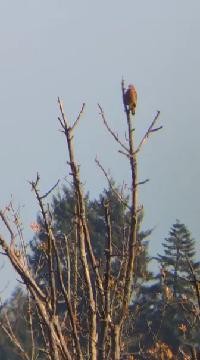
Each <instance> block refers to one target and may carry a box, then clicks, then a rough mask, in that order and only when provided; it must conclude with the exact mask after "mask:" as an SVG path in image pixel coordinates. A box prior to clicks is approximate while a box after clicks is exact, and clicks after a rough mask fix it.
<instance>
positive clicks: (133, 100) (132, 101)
mask: <svg viewBox="0 0 200 360" xmlns="http://www.w3.org/2000/svg"><path fill="white" fill-rule="evenodd" d="M124 103H125V105H127V106H128V107H129V111H131V113H132V115H135V108H136V105H137V92H136V90H135V87H134V86H133V85H129V87H128V90H127V91H126V92H125V94H124Z"/></svg>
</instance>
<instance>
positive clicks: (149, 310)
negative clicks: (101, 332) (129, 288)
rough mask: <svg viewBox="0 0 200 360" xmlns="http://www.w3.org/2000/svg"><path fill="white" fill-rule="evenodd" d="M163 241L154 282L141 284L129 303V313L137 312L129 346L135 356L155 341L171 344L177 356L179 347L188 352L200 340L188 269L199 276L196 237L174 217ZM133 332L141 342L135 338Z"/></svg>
mask: <svg viewBox="0 0 200 360" xmlns="http://www.w3.org/2000/svg"><path fill="white" fill-rule="evenodd" d="M162 245H163V249H164V254H163V255H161V254H159V255H158V257H157V260H158V262H159V265H160V272H159V273H158V274H157V275H155V277H154V281H153V283H152V281H151V282H150V283H148V282H147V283H146V284H144V286H142V288H141V292H140V296H139V297H137V298H136V300H135V302H134V303H133V305H132V314H133V315H132V316H133V317H135V314H136V313H137V314H138V315H137V317H136V319H132V320H131V321H133V322H134V327H133V329H132V339H133V341H132V343H131V344H130V345H129V349H130V350H131V351H133V352H135V353H138V359H146V357H147V354H146V352H145V349H147V348H150V347H152V346H154V345H155V344H156V343H157V342H158V341H161V342H163V343H166V344H167V345H168V346H170V347H172V349H173V352H174V353H176V356H177V359H178V358H179V357H178V351H179V347H182V348H184V349H186V351H187V352H188V353H189V351H190V350H191V349H195V348H197V347H198V344H199V338H200V331H199V325H200V322H199V317H198V313H199V305H198V299H197V296H196V292H195V288H194V276H193V274H192V272H191V269H193V270H194V272H195V274H196V276H197V278H198V276H199V274H200V263H199V262H197V261H195V241H194V239H193V238H192V237H191V234H190V232H189V231H188V229H187V227H186V226H185V225H184V224H182V223H180V222H179V221H176V223H175V224H174V225H173V226H172V227H171V229H170V232H169V237H167V238H166V239H165V242H164V243H163V244H162ZM136 310H137V311H136ZM136 333H137V334H138V336H139V339H140V342H138V341H135V334H136ZM143 350H144V353H143Z"/></svg>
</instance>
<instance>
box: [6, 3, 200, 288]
mask: <svg viewBox="0 0 200 360" xmlns="http://www.w3.org/2000/svg"><path fill="white" fill-rule="evenodd" d="M199 34H200V2H199V0H191V1H186V0H173V1H172V0H168V1H160V0H151V1H150V0H146V1H145V0H143V1H142V0H140V1H135V0H127V1H124V2H122V1H116V0H115V1H114V0H109V1H105V0H101V1H92V0H90V1H89V0H85V1H67V0H54V1H53V0H42V1H41V0H40V1H39V0H34V1H33V0H32V1H31V0H18V1H16V0H15V1H14V0H6V1H5V0H2V1H1V2H0V94H1V96H0V126H1V130H0V164H1V191H0V206H1V207H4V206H5V205H6V204H7V203H8V202H9V200H10V197H11V194H12V195H13V198H14V201H15V204H16V206H18V205H21V206H22V207H23V208H22V215H23V219H24V230H25V235H26V237H28V238H30V239H31V237H32V233H31V231H30V226H29V225H30V223H31V222H32V221H34V219H35V218H36V214H37V206H36V202H35V199H34V197H33V194H32V193H31V191H30V186H29V184H28V180H32V179H34V177H35V175H36V172H37V171H39V173H40V175H41V187H42V190H43V191H44V192H46V191H47V190H48V189H49V188H50V187H51V186H52V185H53V184H54V183H55V182H56V181H57V180H58V178H60V179H61V180H63V181H64V177H65V176H67V179H70V178H69V176H68V168H67V166H66V149H65V141H64V138H63V137H62V134H61V133H60V132H59V131H58V129H59V125H58V122H57V116H58V107H57V96H58V95H59V96H60V97H61V98H62V99H63V100H64V104H65V110H66V113H67V115H68V117H69V118H70V119H71V120H72V121H73V120H74V119H75V118H76V116H77V114H78V112H79V110H80V107H81V104H82V102H86V104H87V106H86V111H85V115H84V116H83V118H82V121H81V124H80V126H79V128H78V129H77V131H76V134H75V135H76V145H77V149H76V156H77V159H78V161H79V162H80V163H81V164H82V165H81V172H82V180H83V182H84V183H85V189H86V190H89V191H90V194H91V197H95V196H98V194H99V193H100V192H101V191H102V189H103V187H104V186H105V185H106V181H105V179H104V178H103V175H101V173H100V171H99V169H98V168H97V167H96V165H95V163H94V158H95V156H96V155H98V158H99V159H100V160H101V162H102V164H103V165H104V166H105V168H106V169H110V172H111V174H112V175H113V177H114V178H115V179H116V181H117V182H118V183H121V182H122V181H123V180H124V181H125V182H127V183H129V181H130V173H129V167H128V163H127V161H126V159H125V158H123V157H122V156H120V154H118V153H117V150H118V149H119V147H118V146H116V144H113V140H112V138H110V136H108V134H107V133H106V130H105V129H104V127H103V125H102V122H101V120H100V117H99V114H98V109H97V103H98V102H100V103H101V105H102V106H103V108H104V111H105V113H106V116H107V120H108V121H109V122H110V124H111V125H112V126H113V127H114V128H115V129H117V131H118V133H119V134H120V135H121V137H122V138H123V137H124V132H125V118H124V113H123V107H122V100H121V89H120V82H121V79H122V76H123V77H124V79H125V81H126V84H127V85H128V84H129V83H134V84H135V86H136V88H137V91H138V107H137V115H136V129H137V141H139V139H140V137H141V136H142V134H143V133H144V131H145V129H146V128H147V127H148V125H149V124H150V122H151V121H152V118H153V115H154V113H155V111H156V110H157V109H159V110H160V111H161V116H160V120H159V121H160V122H159V124H162V125H163V127H164V128H163V130H162V131H161V132H160V133H156V134H155V135H154V136H153V137H152V138H151V139H150V140H149V142H148V143H147V144H146V145H145V146H144V148H143V151H142V152H141V154H140V156H139V162H140V163H139V174H140V180H144V179H146V178H150V180H151V181H150V183H148V184H146V185H145V186H143V187H142V188H141V194H140V195H141V196H140V202H141V203H143V205H144V208H145V222H144V227H146V228H148V227H152V226H154V225H155V226H156V229H155V231H154V233H153V235H152V237H151V239H150V252H151V253H152V254H156V252H158V251H160V250H161V243H162V241H163V239H164V237H165V236H167V234H168V231H169V228H170V226H171V225H172V224H173V223H174V222H175V220H176V218H178V219H180V220H181V221H182V222H184V223H185V224H186V225H187V226H188V227H189V229H190V230H191V232H192V234H193V236H194V238H195V239H196V241H197V247H198V250H199V238H200V226H199V215H200V201H199V178H200V168H199V150H200V143H199V132H200V125H199V116H200V115H199V113H200V111H199V104H200V90H199V84H200V71H199V64H200V45H199ZM0 261H1V263H2V264H3V265H5V257H2V259H0ZM2 277H3V278H4V279H5V282H6V283H7V281H10V280H11V279H12V278H15V275H13V274H12V273H11V271H10V270H9V269H8V267H6V268H5V267H4V270H2ZM4 284H5V283H4V282H2V286H0V290H2V289H3V287H4ZM11 284H12V283H11ZM11 284H10V287H11ZM7 291H8V290H7Z"/></svg>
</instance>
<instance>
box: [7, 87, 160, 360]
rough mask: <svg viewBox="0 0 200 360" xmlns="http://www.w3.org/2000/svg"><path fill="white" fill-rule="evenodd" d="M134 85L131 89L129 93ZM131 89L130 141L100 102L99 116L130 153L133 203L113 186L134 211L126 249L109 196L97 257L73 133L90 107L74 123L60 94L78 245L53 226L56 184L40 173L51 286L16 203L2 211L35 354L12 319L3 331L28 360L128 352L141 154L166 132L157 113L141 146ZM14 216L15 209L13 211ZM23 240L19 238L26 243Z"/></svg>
mask: <svg viewBox="0 0 200 360" xmlns="http://www.w3.org/2000/svg"><path fill="white" fill-rule="evenodd" d="M129 89H131V91H132V93H130V92H129V91H130V90H129ZM129 89H128V90H126V89H125V86H124V81H122V98H123V105H124V113H125V117H126V121H127V139H126V140H127V141H126V142H125V143H124V142H123V141H122V140H120V139H119V136H118V134H117V133H116V132H115V131H113V130H112V129H111V128H110V126H109V124H108V122H107V120H106V116H105V114H104V111H103V108H102V107H101V106H100V105H98V107H99V111H100V117H101V119H102V120H103V123H104V125H105V127H106V129H107V131H108V132H109V133H110V135H111V136H112V137H113V139H114V141H116V142H117V144H118V145H119V146H120V150H119V152H120V154H122V155H123V156H125V158H126V159H127V160H128V161H129V165H130V179H131V187H130V201H129V202H127V200H126V198H125V197H124V196H123V193H120V192H118V191H116V189H114V188H113V189H112V190H113V191H114V192H115V194H116V196H117V198H118V199H119V201H120V202H122V203H123V205H124V207H125V208H126V209H127V214H128V216H129V226H128V231H126V234H125V236H124V239H123V244H121V246H119V247H118V248H117V249H116V248H115V247H114V244H113V239H112V213H111V211H110V204H109V202H107V201H105V202H104V203H103V204H102V206H103V207H104V213H105V224H106V229H107V230H106V232H107V235H106V241H105V244H106V245H105V257H104V259H103V261H102V262H101V263H100V262H99V261H98V259H97V258H96V257H95V254H94V249H93V246H92V242H91V234H90V230H89V224H88V218H87V209H86V204H85V194H84V190H83V187H82V183H81V178H80V171H79V170H80V169H79V166H78V164H77V161H76V158H75V151H74V133H75V129H76V127H77V126H78V124H79V122H80V120H81V117H82V115H83V112H84V107H85V104H83V106H82V109H81V111H80V113H79V115H78V117H77V119H76V120H75V122H74V123H73V124H70V122H69V120H68V119H67V116H66V115H65V112H64V107H63V104H62V101H61V100H60V99H59V98H58V106H59V111H60V116H59V117H58V120H59V124H60V126H61V131H62V132H63V134H64V136H65V139H66V146H67V150H68V156H69V161H68V166H69V167H70V175H71V177H72V186H73V191H74V198H75V206H74V214H73V215H72V218H73V219H72V233H73V239H75V240H74V241H73V242H70V236H71V235H70V234H69V233H67V234H57V233H56V232H55V229H54V226H53V219H52V214H51V209H50V206H49V204H48V200H47V198H48V196H49V195H50V194H51V193H52V191H53V190H54V188H55V187H56V185H57V184H56V185H55V186H53V187H52V189H50V190H49V191H47V193H45V194H41V193H40V188H39V183H40V176H39V174H37V177H36V180H35V181H32V182H31V187H32V190H33V192H34V194H35V196H36V199H37V201H38V204H39V208H40V212H41V216H42V219H43V231H44V232H45V234H46V239H47V241H46V243H45V244H44V248H43V249H42V251H43V258H44V257H45V259H46V263H47V284H46V286H45V287H44V286H43V284H42V283H41V282H40V281H39V280H38V277H37V276H36V275H37V274H36V273H33V272H32V270H31V267H30V264H29V261H28V258H27V254H26V252H27V251H26V246H25V244H24V242H23V237H22V236H21V232H20V226H19V224H18V222H17V220H16V219H15V221H14V222H13V221H12V218H11V217H10V215H9V214H10V207H6V208H5V209H4V210H2V211H1V212H0V218H1V220H2V224H3V225H4V227H5V229H6V230H7V237H6V236H5V237H4V236H3V235H0V246H1V248H2V251H3V252H4V254H5V255H6V256H7V257H8V259H9V260H10V262H11V264H12V266H13V268H14V269H15V270H16V272H17V273H18V274H19V276H20V278H21V281H22V282H23V284H24V285H25V287H26V289H27V293H28V296H29V306H28V309H29V310H28V316H27V319H28V326H29V330H30V334H31V344H32V346H31V348H32V349H31V352H30V353H28V352H26V351H25V350H24V349H23V347H22V345H21V344H20V343H19V341H18V339H17V336H16V335H15V334H14V333H13V330H12V327H11V324H10V323H9V319H8V318H6V316H5V321H4V322H3V323H2V328H3V330H4V331H5V332H6V334H7V335H8V336H9V338H10V339H11V340H12V341H13V343H14V344H15V346H16V348H17V349H18V351H19V352H20V354H21V357H22V358H24V359H26V360H33V359H37V358H42V359H43V358H44V359H52V360H60V359H67V360H69V359H91V360H96V359H102V360H104V359H114V360H120V359H121V358H122V356H123V352H124V350H123V336H122V335H123V326H124V323H125V321H126V319H127V317H128V312H129V305H130V303H131V297H132V292H133V283H134V282H133V278H134V275H135V266H136V265H135V264H136V261H135V260H136V256H137V255H138V254H139V253H140V251H141V244H140V243H139V242H138V236H137V225H138V216H139V213H140V211H141V209H142V208H141V207H139V204H138V187H139V186H140V185H142V184H144V183H145V182H147V181H148V180H144V181H139V180H138V175H137V156H138V153H139V152H140V151H141V149H142V147H143V145H144V143H145V142H146V140H147V139H148V138H149V137H150V135H151V134H153V133H154V132H156V131H158V130H159V129H161V127H157V128H156V127H155V123H156V121H157V120H158V117H159V111H158V112H157V113H156V116H155V118H154V119H153V121H152V123H151V124H150V126H149V128H148V129H147V131H146V133H145V134H144V136H143V138H142V139H141V141H140V142H139V144H138V145H136V143H135V108H136V100H137V96H136V93H135V89H134V91H133V87H130V88H129ZM131 94H132V95H131ZM131 96H134V98H133V97H131ZM96 163H97V165H98V166H99V168H100V169H101V171H102V172H103V174H104V176H105V177H106V178H107V180H108V184H109V186H110V187H111V188H112V181H111V179H110V178H109V175H108V172H107V171H106V170H105V169H104V167H103V165H102V164H101V163H100V162H99V160H98V159H96ZM13 214H15V212H14V210H13ZM35 226H36V227H37V226H38V225H37V224H36V225H35ZM16 229H17V231H16ZM36 230H38V229H36ZM8 237H10V240H9V238H8ZM18 240H20V244H19V241H18ZM63 264H64V265H63ZM40 267H42V263H40V261H39V262H38V271H39V269H40ZM61 303H62V304H64V305H65V309H66V310H65V312H64V313H63V312H62V313H60V312H59V311H58V308H59V304H61ZM80 303H84V313H83V312H80V309H81V307H80ZM35 317H37V321H38V323H39V326H40V334H41V337H42V340H41V343H42V346H41V345H40V346H39V345H38V343H37V335H38V334H37V331H36V330H35V329H34V321H33V318H35Z"/></svg>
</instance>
